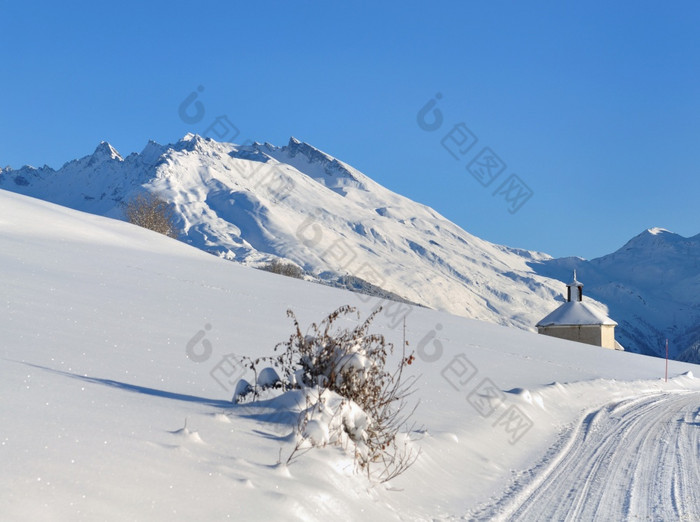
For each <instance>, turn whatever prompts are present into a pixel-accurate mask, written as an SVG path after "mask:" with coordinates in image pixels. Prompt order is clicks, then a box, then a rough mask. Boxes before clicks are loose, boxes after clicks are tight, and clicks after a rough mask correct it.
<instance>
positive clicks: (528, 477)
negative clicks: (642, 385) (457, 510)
mask: <svg viewBox="0 0 700 522" xmlns="http://www.w3.org/2000/svg"><path fill="white" fill-rule="evenodd" d="M698 484H700V393H697V392H694V393H657V394H652V395H645V396H643V397H639V398H634V399H627V400H623V401H619V402H615V403H611V404H608V405H606V406H604V407H603V408H600V409H596V410H595V411H591V412H590V413H589V414H587V415H586V416H585V417H584V418H583V419H582V421H581V422H580V423H579V424H578V425H577V426H576V427H575V429H574V430H573V431H570V432H568V433H566V434H564V435H563V437H562V438H561V440H560V441H559V443H558V444H557V445H556V447H554V448H552V450H550V452H549V453H548V454H547V455H546V456H545V457H544V459H543V460H542V461H541V462H540V463H539V464H538V465H537V466H536V467H535V468H533V469H531V470H529V471H528V472H525V473H524V474H522V475H521V476H520V477H519V478H518V479H517V480H516V481H515V483H514V484H513V485H512V487H511V488H510V489H509V491H507V492H506V493H505V494H504V495H503V497H502V498H501V499H500V500H497V501H495V502H494V503H492V504H490V505H488V506H485V507H483V508H482V509H480V510H479V511H477V512H476V513H473V514H472V515H473V516H474V517H475V518H478V519H505V520H528V521H529V520H688V521H690V520H693V521H697V520H700V488H698Z"/></svg>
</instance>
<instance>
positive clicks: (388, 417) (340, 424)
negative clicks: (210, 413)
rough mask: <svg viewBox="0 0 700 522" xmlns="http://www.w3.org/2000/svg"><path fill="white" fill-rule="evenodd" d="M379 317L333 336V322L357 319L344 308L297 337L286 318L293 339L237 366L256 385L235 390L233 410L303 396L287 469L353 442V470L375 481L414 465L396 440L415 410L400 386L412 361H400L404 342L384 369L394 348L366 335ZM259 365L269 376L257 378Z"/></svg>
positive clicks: (406, 385)
mask: <svg viewBox="0 0 700 522" xmlns="http://www.w3.org/2000/svg"><path fill="white" fill-rule="evenodd" d="M380 311H381V308H379V309H377V310H375V312H374V313H373V314H371V315H370V316H369V317H368V318H367V319H366V320H365V321H364V322H362V323H359V324H358V325H357V326H355V327H354V328H351V329H348V328H338V327H336V322H337V320H338V319H339V318H341V317H345V316H348V315H351V314H357V311H356V310H355V308H353V307H351V306H343V307H341V308H338V309H337V310H336V311H335V312H333V313H331V314H330V315H329V316H328V317H326V318H325V319H324V320H323V321H321V322H320V323H319V324H316V323H313V324H312V325H311V326H310V328H309V330H308V332H307V333H303V332H302V330H301V327H300V325H299V322H298V320H297V318H296V316H295V315H294V312H292V311H291V310H288V311H287V315H288V316H289V317H291V318H292V320H293V322H294V331H293V333H292V334H291V336H290V337H289V339H288V340H287V341H285V342H283V343H280V344H278V345H277V346H276V347H275V351H278V352H280V353H279V354H278V355H276V356H271V357H262V358H259V359H254V360H253V359H245V360H244V364H245V365H246V366H248V367H249V368H250V369H251V370H252V371H253V372H254V373H255V381H254V382H256V385H255V386H251V385H250V384H249V383H248V382H247V381H243V380H242V381H241V382H239V386H237V389H236V395H235V396H234V400H236V402H244V401H246V400H248V399H249V398H253V399H256V398H257V397H258V395H259V394H260V393H261V392H262V391H263V390H265V389H270V388H276V389H281V390H282V391H287V390H296V389H300V390H304V391H305V392H306V402H307V404H306V408H305V409H303V410H302V411H301V412H300V414H299V422H298V425H297V429H296V432H297V443H296V446H295V448H294V450H293V451H292V453H291V455H290V456H289V458H288V459H287V462H291V461H293V460H294V459H295V458H296V457H297V456H298V455H299V454H300V453H301V451H300V450H304V449H308V448H310V447H314V446H323V445H326V444H340V445H345V442H347V441H350V442H352V445H353V448H354V456H355V459H356V462H357V464H358V465H359V467H360V468H361V469H362V470H363V471H364V472H366V473H367V475H368V476H371V477H374V478H376V479H378V480H380V481H386V480H389V479H391V478H393V477H395V476H396V475H398V474H400V473H401V472H403V471H405V470H406V469H407V468H408V467H409V466H410V465H411V464H412V463H413V462H414V461H415V459H416V457H417V454H416V453H415V452H413V451H412V450H411V448H410V446H409V445H408V444H407V443H406V441H403V440H402V441H399V440H398V435H399V433H400V432H401V431H402V430H405V428H406V427H407V421H408V420H409V418H410V416H411V414H412V413H413V409H415V408H413V409H409V408H408V404H407V398H408V396H409V395H410V393H411V390H412V385H413V384H414V380H413V379H410V378H408V379H405V378H404V370H405V368H406V366H408V365H410V364H411V363H412V362H413V360H414V357H413V355H408V356H407V355H406V353H405V341H404V347H403V350H402V354H401V358H400V359H399V362H398V364H397V366H396V367H395V368H394V369H393V370H390V369H388V368H387V359H388V357H389V355H390V354H391V353H392V352H393V345H392V344H391V343H387V342H386V340H385V339H384V336H383V335H379V334H370V333H369V332H368V330H369V327H370V324H371V322H372V320H373V319H374V318H375V317H376V315H377V313H379V312H380ZM357 318H358V320H359V314H357ZM262 365H272V366H274V367H275V368H276V370H274V369H273V368H272V367H266V368H264V369H262V370H259V369H258V368H259V367H260V366H262ZM375 464H377V465H378V466H375ZM376 468H378V469H376Z"/></svg>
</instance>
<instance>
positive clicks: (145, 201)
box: [123, 192, 179, 239]
mask: <svg viewBox="0 0 700 522" xmlns="http://www.w3.org/2000/svg"><path fill="white" fill-rule="evenodd" d="M123 206H124V216H125V217H126V219H127V221H128V222H129V223H132V224H134V225H138V226H140V227H143V228H147V229H149V230H153V231H154V232H158V233H160V234H164V235H166V236H168V237H172V238H174V239H177V237H178V236H179V231H178V229H177V227H176V226H175V215H174V214H173V210H172V208H171V207H170V205H169V204H168V202H167V201H165V200H164V199H162V198H160V197H158V196H156V195H154V194H151V193H150V192H148V193H145V194H139V195H137V196H135V197H134V198H132V199H131V200H129V201H127V202H126V203H124V205H123Z"/></svg>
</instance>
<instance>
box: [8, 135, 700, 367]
mask: <svg viewBox="0 0 700 522" xmlns="http://www.w3.org/2000/svg"><path fill="white" fill-rule="evenodd" d="M0 189H5V190H10V191H13V192H17V193H21V194H26V195H29V196H33V197H37V198H40V199H44V200H47V201H51V202H53V203H58V204H60V205H65V206H67V207H70V208H74V209H78V210H82V211H85V212H90V213H94V214H100V215H105V216H109V217H113V218H118V219H123V207H122V203H123V202H125V201H127V200H129V199H131V198H132V197H134V196H135V195H137V194H139V193H142V192H144V191H149V192H153V193H158V194H160V195H161V196H162V197H163V198H164V199H167V200H168V201H170V202H171V203H172V206H173V210H174V213H175V216H176V219H177V221H178V225H179V227H180V228H181V229H182V236H181V239H182V240H183V241H185V242H187V243H190V244H192V245H193V246H195V247H197V248H200V249H203V250H206V251H208V252H211V253H213V254H215V255H218V256H221V257H224V258H227V259H230V260H234V261H237V262H240V263H244V264H248V265H252V266H257V267H260V266H263V265H265V264H267V263H269V262H271V261H273V260H275V259H282V260H285V261H286V262H290V263H293V264H295V265H297V266H298V267H300V268H302V269H303V270H304V271H305V272H306V273H307V274H308V275H309V276H308V277H309V278H312V279H316V280H318V281H322V282H326V283H328V284H333V285H335V286H343V287H348V288H350V289H354V290H361V291H364V292H365V293H370V294H374V295H376V296H379V297H377V300H378V301H380V300H381V298H390V299H395V300H398V301H407V302H412V303H416V304H420V305H423V306H427V307H431V308H435V309H439V310H445V311H448V312H451V313H454V314H457V315H462V316H466V317H471V318H474V319H480V320H484V321H490V322H493V323H498V324H501V325H507V326H515V327H518V328H523V329H528V330H532V331H534V325H535V324H536V323H537V321H538V320H539V319H541V318H542V317H544V316H545V315H546V314H547V313H549V312H551V311H552V310H553V309H554V308H556V307H557V306H558V305H559V302H561V301H562V300H563V294H564V290H565V286H564V283H563V281H566V280H568V279H570V276H571V271H572V270H573V269H576V270H577V273H578V276H579V280H581V281H582V282H583V283H584V285H585V287H584V294H585V296H586V297H584V299H586V298H588V299H589V300H590V302H591V304H592V305H593V306H595V307H597V308H598V309H600V310H601V311H603V312H606V313H608V314H609V315H610V316H611V317H612V318H613V319H615V320H616V321H617V322H618V323H619V326H618V328H617V331H616V334H617V335H616V336H617V338H618V340H619V342H620V343H621V344H622V345H623V346H624V347H625V348H626V349H627V350H630V351H635V352H639V353H644V354H648V355H657V356H660V355H662V354H663V345H664V340H665V339H666V338H668V339H669V341H670V349H671V355H672V356H673V357H674V358H685V359H687V360H690V361H693V362H700V297H699V296H700V235H697V236H694V237H692V238H683V237H681V236H678V235H677V234H673V233H671V232H668V231H665V230H662V229H650V230H647V231H645V232H642V233H641V234H640V235H639V236H637V237H635V238H633V239H632V240H630V241H629V242H628V243H627V244H626V245H624V246H623V247H622V248H621V249H619V250H618V251H617V252H614V253H612V254H610V255H607V256H604V257H601V258H598V259H594V260H591V261H586V260H584V259H581V258H562V259H554V258H552V257H551V256H549V255H547V254H544V253H541V252H533V251H527V250H522V249H516V248H509V247H506V246H500V245H495V244H492V243H489V242H487V241H484V240H482V239H479V238H477V237H475V236H473V235H471V234H469V233H468V232H466V231H464V230H463V229H461V228H460V227H458V226H457V225H455V224H454V223H452V222H450V221H448V220H447V219H445V218H444V217H442V216H441V215H440V214H438V213H437V212H435V211H434V210H433V209H431V208H429V207H427V206H425V205H421V204H419V203H416V202H414V201H412V200H410V199H408V198H405V197H403V196H401V195H399V194H396V193H394V192H391V191H390V190H388V189H386V188H384V187H382V186H381V185H379V184H377V183H376V182H374V181H373V180H371V179H370V178H368V177H367V176H365V175H364V174H362V173H361V172H359V171H357V170H356V169H354V168H352V167H351V166H350V165H348V164H346V163H344V162H342V161H339V160H337V159H336V158H333V157H332V156H329V155H328V154H326V153H324V152H322V151H320V150H318V149H316V148H314V147H312V146H311V145H309V144H307V143H303V142H301V141H299V140H296V139H294V138H291V139H290V141H289V143H288V145H286V146H284V147H276V146H273V145H270V144H268V143H265V144H260V143H254V144H252V145H249V146H239V145H234V144H230V143H219V142H216V141H213V140H211V139H204V138H201V137H199V136H196V135H191V134H188V135H187V136H185V137H184V138H183V139H181V140H180V141H178V142H177V143H174V144H168V145H160V144H157V143H155V142H149V143H148V144H147V145H146V147H145V148H144V149H143V151H142V152H141V153H133V154H130V155H129V156H127V157H125V158H124V157H122V156H121V155H120V154H119V153H118V152H117V151H116V150H115V149H114V148H113V147H112V146H111V145H110V144H108V143H106V142H102V143H100V145H99V146H98V147H97V149H96V150H95V152H94V153H93V154H92V155H89V156H86V157H84V158H81V159H77V160H73V161H70V162H68V163H66V164H65V165H63V167H61V168H60V169H58V170H54V169H52V168H50V167H47V166H44V167H42V168H34V167H30V166H25V167H22V168H21V169H18V170H13V169H11V168H9V167H7V168H5V169H0ZM598 301H600V302H603V303H605V305H607V307H608V308H609V310H608V309H607V308H606V306H604V305H602V304H601V303H600V302H598ZM395 313H396V314H397V315H400V314H401V313H402V312H401V308H400V306H399V308H398V309H397V310H396V311H395ZM408 320H409V321H410V319H408ZM465 342H468V340H467V339H465Z"/></svg>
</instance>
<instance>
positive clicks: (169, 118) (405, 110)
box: [0, 1, 700, 259]
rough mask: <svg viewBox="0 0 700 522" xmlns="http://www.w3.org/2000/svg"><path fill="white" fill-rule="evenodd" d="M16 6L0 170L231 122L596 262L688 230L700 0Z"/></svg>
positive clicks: (552, 250) (9, 38)
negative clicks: (651, 231)
mask: <svg viewBox="0 0 700 522" xmlns="http://www.w3.org/2000/svg"><path fill="white" fill-rule="evenodd" d="M14 4H15V5H14V6H8V5H7V3H4V4H3V6H2V7H0V17H1V19H2V20H3V30H2V31H1V32H0V44H1V45H0V57H1V58H2V64H3V72H4V74H3V82H2V83H3V87H2V90H1V91H0V93H1V96H0V122H1V126H2V139H0V164H2V165H3V166H5V165H11V166H13V167H15V168H18V167H20V166H21V165H24V164H31V165H35V166H40V165H43V164H48V165H50V166H52V167H54V168H58V167H60V166H61V165H62V164H63V163H64V162H66V161H68V160H70V159H73V158H76V157H81V156H84V155H87V154H90V153H92V151H93V150H94V148H95V147H96V146H97V144H98V143H99V142H100V141H101V140H107V141H109V142H110V143H111V144H112V145H114V146H115V148H117V150H119V151H120V152H121V153H122V155H126V154H128V153H130V152H135V151H140V150H141V149H143V147H144V146H145V144H146V142H147V141H148V140H149V139H154V140H156V141H158V142H160V143H168V142H174V141H177V140H178V139H179V138H180V137H182V136H183V135H184V134H185V133H187V132H199V133H202V132H203V131H204V130H206V128H207V127H208V125H209V123H210V122H211V121H213V120H214V118H215V117H216V116H220V115H226V116H227V117H228V119H229V121H231V122H232V123H233V124H234V125H235V126H236V127H237V128H238V129H239V131H240V134H239V135H238V137H237V138H236V139H235V140H234V141H236V142H242V141H244V140H246V139H253V140H258V141H268V142H270V143H273V144H276V145H284V144H286V143H287V141H288V139H289V137H290V136H292V135H293V136H295V137H297V138H299V139H301V140H303V141H307V142H309V143H311V144H312V145H314V146H316V147H318V148H320V149H322V150H324V151H326V152H328V153H329V154H332V155H334V156H336V157H338V158H339V159H341V160H343V161H345V162H347V163H350V164H351V165H353V166H355V167H356V168H358V169H360V170H361V171H363V172H364V173H365V174H367V175H368V176H370V177H372V178H373V179H375V180H376V181H378V182H379V183H381V184H383V185H385V186H387V187H388V188H390V189H392V190H394V191H396V192H399V193H401V194H403V195H405V196H408V197H410V198H412V199H414V200H417V201H420V202H422V203H425V204H427V205H429V206H431V207H433V208H435V209H436V210H437V211H438V212H440V213H441V214H443V215H444V216H446V217H447V218H449V219H451V220H452V221H454V222H455V223H457V224H458V225H460V226H461V227H463V228H464V229H465V230H467V231H468V232H470V233H472V234H475V235H477V236H479V237H482V238H484V239H486V240H489V241H492V242H496V243H500V244H506V245H509V246H515V247H522V248H527V249H532V250H540V251H544V252H547V253H549V254H552V255H554V256H557V257H559V256H567V255H579V256H582V257H585V258H588V259H591V258H594V257H597V256H600V255H604V254H606V253H610V252H612V251H614V250H616V249H617V248H619V247H621V246H622V245H623V244H624V243H625V242H626V241H627V240H628V239H630V238H631V237H633V236H634V235H636V234H638V233H640V232H641V231H642V230H644V229H646V228H649V227H653V226H660V227H664V228H668V229H669V230H672V231H674V232H677V233H679V234H681V235H684V236H692V235H696V234H698V233H700V211H699V208H698V207H699V206H700V175H699V174H700V146H699V145H700V31H698V27H700V4H699V3H697V2H669V3H661V2H585V3H583V2H579V3H576V4H574V3H573V2H559V1H557V2H554V1H552V2H527V3H526V2H425V3H417V2H405V1H404V2H376V3H375V2H343V3H339V2H338V3H333V2H326V3H320V2H319V3H316V2H304V1H301V2H293V3H292V2H289V3H287V2H266V3H258V2H204V3H203V5H197V4H196V3H193V2H138V3H136V2H120V3H103V2H89V3H88V2H84V3H81V2H67V3H61V4H58V3H54V2H51V3H49V2H25V3H22V4H21V5H20V3H19V2H15V3H14ZM200 86H201V87H202V88H203V89H202V90H201V92H200V91H198V90H197V89H198V87H200ZM193 92H195V93H197V98H196V101H199V102H200V103H201V104H202V105H201V107H202V108H203V109H204V111H205V112H204V117H203V118H202V119H201V121H199V122H197V123H186V122H185V121H183V120H182V118H181V117H180V116H179V107H180V105H181V104H182V102H183V100H184V99H185V98H186V97H187V96H188V95H190V93H193ZM436 95H438V96H439V99H438V98H437V97H436ZM431 100H432V101H434V102H435V104H434V105H430V106H429V107H427V109H426V111H425V114H424V116H423V117H422V120H421V121H422V122H423V124H422V125H419V123H418V120H419V117H418V113H419V111H420V110H421V108H423V107H425V106H426V104H428V103H430V102H431ZM192 107H194V106H191V107H190V108H192ZM435 118H439V121H438V120H436V119H435ZM440 122H442V123H441V125H438V123H440ZM433 124H434V125H433ZM431 125H432V126H431ZM426 129H428V130H426ZM430 129H432V130H430ZM465 129H468V131H467V130H465ZM469 145H471V148H469ZM487 147H488V150H487V151H486V152H483V155H480V154H482V151H483V150H484V149H485V148H487ZM494 155H495V156H494ZM487 157H490V158H492V159H491V161H490V163H487V162H485V159H488V158H487ZM496 158H497V159H496ZM499 160H500V161H499ZM479 164H481V165H482V167H481V170H478V169H477V170H476V171H475V170H474V167H478V166H479ZM469 165H471V168H472V172H470V171H469V170H468V169H467V167H468V166H469ZM483 165H489V167H488V168H484V167H483ZM501 165H504V168H501V167H500V166H501ZM495 166H498V167H495ZM499 171H501V172H500V173H499ZM475 172H476V174H474V173H475ZM477 176H481V179H477ZM530 194H531V197H529V198H528V195H530Z"/></svg>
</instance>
